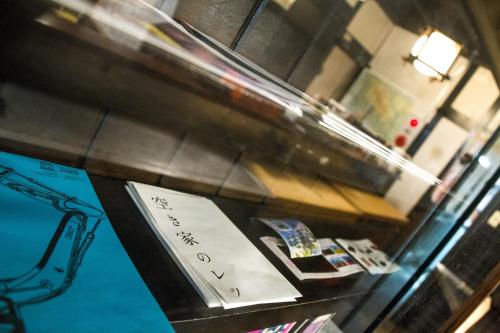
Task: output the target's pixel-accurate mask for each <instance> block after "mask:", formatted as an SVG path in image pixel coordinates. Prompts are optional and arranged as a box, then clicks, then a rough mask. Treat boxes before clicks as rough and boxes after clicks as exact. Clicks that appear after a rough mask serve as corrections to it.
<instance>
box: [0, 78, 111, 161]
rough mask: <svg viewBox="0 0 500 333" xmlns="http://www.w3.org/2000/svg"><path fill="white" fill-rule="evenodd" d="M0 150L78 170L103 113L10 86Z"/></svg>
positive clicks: (1, 124) (4, 92)
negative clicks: (67, 165) (0, 148)
mask: <svg viewBox="0 0 500 333" xmlns="http://www.w3.org/2000/svg"><path fill="white" fill-rule="evenodd" d="M1 94H2V96H3V97H4V99H5V103H6V107H5V109H4V111H3V112H2V113H1V115H0V138H2V140H0V142H1V143H0V147H2V148H3V149H7V150H10V151H13V152H17V153H21V154H27V155H31V156H36V157H40V158H45V159H49V160H52V161H56V162H60V163H64V164H69V165H72V166H77V165H79V164H80V163H81V161H82V159H83V157H84V156H85V154H86V153H87V149H88V147H89V146H90V143H91V140H92V137H93V135H94V133H95V131H96V129H97V126H98V124H99V122H100V120H101V118H102V112H101V111H99V110H97V109H95V108H90V107H85V106H82V105H79V104H76V103H73V102H70V101H66V100H62V99H58V98H55V97H52V96H50V95H47V94H45V93H42V92H40V91H35V90H31V89H28V88H25V87H21V86H18V85H15V84H10V83H6V84H5V85H4V86H3V89H2V92H1Z"/></svg>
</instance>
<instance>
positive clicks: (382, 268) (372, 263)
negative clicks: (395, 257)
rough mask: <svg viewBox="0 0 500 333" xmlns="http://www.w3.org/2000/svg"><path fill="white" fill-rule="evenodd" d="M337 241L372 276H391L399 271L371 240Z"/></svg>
mask: <svg viewBox="0 0 500 333" xmlns="http://www.w3.org/2000/svg"><path fill="white" fill-rule="evenodd" d="M335 241H336V242H337V243H338V244H339V245H340V246H342V247H343V248H344V249H345V250H346V251H347V253H349V254H350V255H351V256H352V257H353V258H354V259H356V260H357V261H358V262H359V263H360V264H361V265H362V266H363V267H364V268H365V269H366V270H367V271H368V272H370V273H371V274H389V273H393V272H395V271H397V270H399V266H398V265H396V264H395V263H393V262H392V261H391V260H390V259H389V257H388V256H387V255H386V254H385V253H384V252H382V251H380V250H379V249H378V248H377V246H376V245H375V244H373V243H372V241H370V240H369V239H361V240H348V239H335Z"/></svg>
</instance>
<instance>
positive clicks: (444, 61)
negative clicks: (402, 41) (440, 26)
mask: <svg viewBox="0 0 500 333" xmlns="http://www.w3.org/2000/svg"><path fill="white" fill-rule="evenodd" d="M461 49H462V46H461V45H460V44H459V43H457V42H455V41H454V40H453V39H451V38H449V37H448V36H446V35H444V34H443V33H441V32H439V31H437V30H435V29H428V30H427V31H426V32H425V33H424V34H423V35H422V36H420V37H419V38H418V39H417V41H416V42H415V44H414V45H413V47H412V49H411V53H410V57H409V61H410V62H412V64H413V67H415V69H416V70H418V71H419V72H420V73H422V74H424V75H426V76H430V77H434V78H439V79H444V78H446V77H447V76H448V71H449V70H450V68H451V66H452V65H453V63H454V62H455V60H456V59H457V57H458V55H459V54H460V51H461Z"/></svg>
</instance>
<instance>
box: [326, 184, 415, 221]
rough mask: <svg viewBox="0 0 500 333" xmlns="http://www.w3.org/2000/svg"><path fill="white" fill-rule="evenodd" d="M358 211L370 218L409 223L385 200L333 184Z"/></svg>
mask: <svg viewBox="0 0 500 333" xmlns="http://www.w3.org/2000/svg"><path fill="white" fill-rule="evenodd" d="M333 185H334V187H335V188H336V189H337V190H338V191H339V192H340V194H342V195H343V196H344V197H345V198H346V199H347V200H349V202H351V203H352V204H353V205H354V206H355V207H356V208H357V209H358V210H360V211H361V212H362V213H363V214H364V215H366V216H367V217H370V218H376V219H382V220H391V221H395V222H401V223H407V222H408V219H407V218H406V216H405V215H404V214H403V213H401V212H400V211H399V210H397V209H396V208H395V207H394V206H392V205H391V204H389V203H388V202H387V201H385V200H384V199H383V198H381V197H378V196H376V195H373V194H370V193H367V192H364V191H360V190H357V189H355V188H352V187H349V186H344V185H339V184H333Z"/></svg>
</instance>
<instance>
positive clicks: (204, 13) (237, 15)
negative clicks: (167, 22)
mask: <svg viewBox="0 0 500 333" xmlns="http://www.w3.org/2000/svg"><path fill="white" fill-rule="evenodd" d="M256 2H257V0H206V1H199V0H180V1H179V3H178V5H177V10H176V12H175V15H174V17H175V18H176V19H179V20H182V21H186V22H187V23H189V24H191V25H192V26H193V27H195V28H196V29H198V30H200V31H201V32H203V33H205V34H207V35H209V36H211V37H213V38H215V39H216V40H217V41H219V42H221V43H222V44H224V45H226V46H229V45H230V44H231V42H232V41H233V39H234V37H235V36H236V34H237V33H238V30H239V28H240V26H241V25H242V24H243V21H244V20H245V18H246V17H247V15H248V14H249V12H250V10H251V9H252V7H253V6H254V5H255V3H256Z"/></svg>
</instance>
